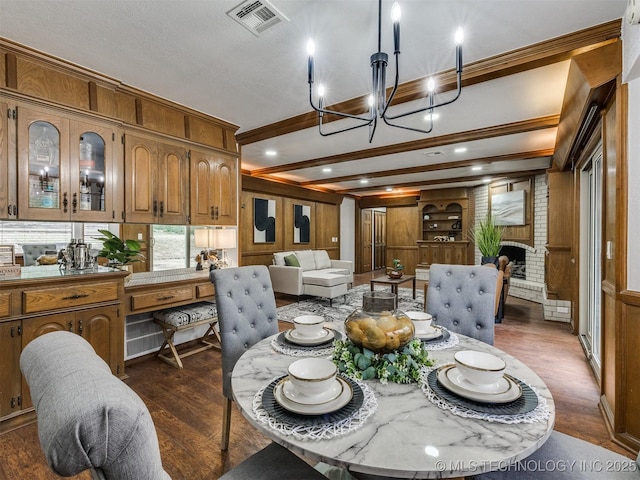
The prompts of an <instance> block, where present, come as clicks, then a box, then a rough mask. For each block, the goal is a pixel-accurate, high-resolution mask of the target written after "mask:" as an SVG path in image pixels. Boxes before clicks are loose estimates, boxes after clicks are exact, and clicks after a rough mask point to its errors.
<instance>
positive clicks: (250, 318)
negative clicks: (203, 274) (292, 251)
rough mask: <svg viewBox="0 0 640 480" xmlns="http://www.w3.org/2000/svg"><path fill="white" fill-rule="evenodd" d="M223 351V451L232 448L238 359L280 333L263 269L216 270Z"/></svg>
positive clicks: (268, 279)
mask: <svg viewBox="0 0 640 480" xmlns="http://www.w3.org/2000/svg"><path fill="white" fill-rule="evenodd" d="M209 277H210V279H211V281H212V282H213V284H214V286H215V290H216V305H217V307H218V326H219V327H220V344H221V351H222V393H223V395H224V396H225V406H224V411H223V419H222V422H223V423H222V450H227V448H228V447H229V432H230V430H231V402H232V400H233V393H232V391H231V373H232V372H233V367H235V365H236V362H237V361H238V358H240V356H241V355H242V354H243V353H244V352H245V351H246V350H247V349H249V348H250V347H251V346H253V345H254V344H256V343H258V342H259V341H260V340H262V339H264V338H267V337H269V336H271V335H273V334H275V333H278V317H277V314H276V299H275V296H274V293H273V288H272V286H271V277H270V276H269V270H268V269H267V267H265V266H264V265H252V266H247V267H238V268H224V269H220V270H213V271H211V273H210V275H209Z"/></svg>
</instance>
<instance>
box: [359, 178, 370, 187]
mask: <svg viewBox="0 0 640 480" xmlns="http://www.w3.org/2000/svg"><path fill="white" fill-rule="evenodd" d="M360 183H362V184H363V185H364V184H366V183H369V180H367V179H366V178H363V179H362V180H360Z"/></svg>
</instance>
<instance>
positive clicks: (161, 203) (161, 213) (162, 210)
mask: <svg viewBox="0 0 640 480" xmlns="http://www.w3.org/2000/svg"><path fill="white" fill-rule="evenodd" d="M160 216H161V217H164V201H163V200H160Z"/></svg>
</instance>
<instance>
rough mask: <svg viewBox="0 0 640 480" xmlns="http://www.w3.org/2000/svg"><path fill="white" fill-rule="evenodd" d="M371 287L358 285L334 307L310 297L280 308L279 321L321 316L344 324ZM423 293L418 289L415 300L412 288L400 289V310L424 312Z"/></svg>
mask: <svg viewBox="0 0 640 480" xmlns="http://www.w3.org/2000/svg"><path fill="white" fill-rule="evenodd" d="M370 288H371V287H370V286H369V285H358V286H357V287H354V288H352V289H350V290H349V291H347V294H346V298H345V297H337V298H335V299H334V300H333V306H330V305H329V300H328V299H326V298H319V297H308V298H305V299H304V300H301V301H299V302H296V303H292V304H290V305H286V306H284V307H280V308H278V320H282V321H285V322H293V319H294V318H295V317H298V316H300V315H321V316H323V317H324V318H325V321H327V322H344V321H345V319H346V318H347V317H348V316H349V314H350V313H351V312H353V311H354V310H355V309H356V308H361V307H362V294H363V293H364V292H367V291H369V290H370ZM375 290H376V291H378V290H380V291H390V287H382V286H378V285H376V286H375ZM422 304H423V302H422V291H420V290H419V289H416V298H415V300H414V299H413V297H412V289H411V288H402V287H401V288H399V289H398V308H399V309H400V310H402V311H404V312H409V311H416V310H418V311H422V308H423V305H422Z"/></svg>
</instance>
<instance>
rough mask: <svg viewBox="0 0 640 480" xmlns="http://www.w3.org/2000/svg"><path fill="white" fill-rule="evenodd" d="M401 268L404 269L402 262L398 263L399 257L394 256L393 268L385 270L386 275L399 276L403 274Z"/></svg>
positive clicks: (390, 276)
mask: <svg viewBox="0 0 640 480" xmlns="http://www.w3.org/2000/svg"><path fill="white" fill-rule="evenodd" d="M403 270H404V265H402V263H400V259H399V258H394V259H393V269H391V270H389V271H388V272H387V276H388V277H389V278H400V277H402V275H403V274H404V272H403Z"/></svg>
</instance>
